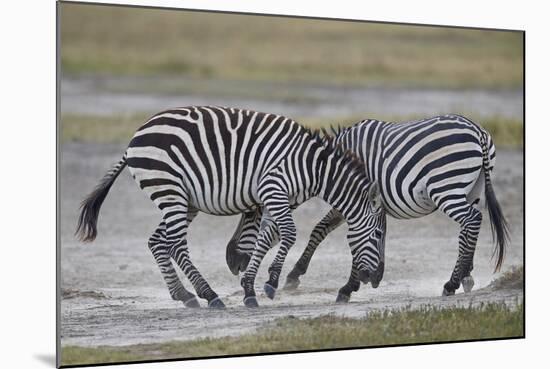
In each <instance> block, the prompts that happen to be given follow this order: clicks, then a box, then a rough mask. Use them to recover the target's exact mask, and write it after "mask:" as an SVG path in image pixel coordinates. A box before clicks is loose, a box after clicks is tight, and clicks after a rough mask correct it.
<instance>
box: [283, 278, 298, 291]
mask: <svg viewBox="0 0 550 369" xmlns="http://www.w3.org/2000/svg"><path fill="white" fill-rule="evenodd" d="M299 285H300V280H299V279H298V278H289V277H286V282H285V286H284V287H283V289H284V290H289V291H290V290H295V289H297V288H298V286H299Z"/></svg>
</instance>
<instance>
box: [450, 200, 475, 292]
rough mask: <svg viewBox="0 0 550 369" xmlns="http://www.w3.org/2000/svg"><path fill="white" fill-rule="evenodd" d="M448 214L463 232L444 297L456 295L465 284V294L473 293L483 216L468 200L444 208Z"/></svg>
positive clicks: (459, 239)
mask: <svg viewBox="0 0 550 369" xmlns="http://www.w3.org/2000/svg"><path fill="white" fill-rule="evenodd" d="M444 212H445V213H446V214H448V215H449V214H450V215H449V216H451V218H453V219H454V220H455V221H457V222H458V223H459V224H460V227H461V230H460V234H459V236H458V258H457V261H456V264H455V267H454V269H453V272H452V274H451V278H450V279H449V281H448V282H447V283H445V285H444V286H443V293H442V295H443V296H449V295H454V293H455V291H456V289H458V288H459V287H460V283H463V286H464V290H465V292H469V291H471V288H472V287H473V278H472V277H471V275H470V273H471V271H472V270H473V265H474V264H473V261H474V253H475V248H476V244H477V237H478V235H479V230H480V228H481V220H482V214H481V212H480V211H479V210H477V209H476V208H475V207H474V206H472V205H470V204H469V203H468V202H467V201H466V199H464V201H463V202H461V203H459V204H457V203H454V204H452V205H450V206H448V207H446V208H444Z"/></svg>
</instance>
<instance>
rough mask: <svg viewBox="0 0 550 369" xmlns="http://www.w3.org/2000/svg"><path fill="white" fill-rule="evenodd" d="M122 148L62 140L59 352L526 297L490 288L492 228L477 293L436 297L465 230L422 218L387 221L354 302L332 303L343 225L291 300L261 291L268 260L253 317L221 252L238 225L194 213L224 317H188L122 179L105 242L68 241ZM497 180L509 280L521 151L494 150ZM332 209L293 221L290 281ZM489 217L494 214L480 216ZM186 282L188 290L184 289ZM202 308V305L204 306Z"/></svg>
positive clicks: (516, 261) (199, 261)
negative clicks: (290, 319) (376, 258)
mask: <svg viewBox="0 0 550 369" xmlns="http://www.w3.org/2000/svg"><path fill="white" fill-rule="evenodd" d="M124 149H125V146H124V145H107V144H89V143H66V144H63V145H62V148H61V164H60V180H59V185H60V196H59V199H60V211H61V212H60V217H61V218H60V220H61V221H60V225H61V232H60V239H61V244H60V260H61V265H60V268H61V287H62V299H61V342H62V345H69V344H70V345H81V346H98V345H128V344H135V343H150V342H161V341H166V340H176V339H177V340H191V339H196V338H199V337H219V336H226V335H239V334H242V333H245V332H250V331H252V330H254V329H257V328H258V327H261V326H262V325H265V324H267V323H269V322H270V321H272V320H273V319H275V318H278V317H282V316H288V315H294V316H296V317H312V316H318V315H324V314H331V313H332V314H337V315H343V316H351V317H361V316H365V314H367V313H368V312H369V311H372V310H373V309H394V308H400V307H405V306H409V305H411V306H418V305H423V304H432V305H439V306H451V305H466V306H467V305H470V304H474V305H476V304H480V303H484V302H489V301H503V302H506V303H512V302H515V301H517V300H521V299H522V298H523V291H522V290H499V291H494V290H491V289H487V288H483V287H486V286H488V284H489V283H490V281H491V280H492V279H494V278H495V277H497V276H498V275H494V274H492V267H493V263H492V261H491V254H492V250H493V246H492V243H491V233H490V227H489V224H488V221H485V222H484V224H483V228H482V231H481V234H480V238H479V242H478V247H477V252H476V256H475V268H474V271H473V276H474V279H475V281H476V285H475V287H474V291H473V292H472V293H471V294H469V295H465V294H463V293H462V290H459V291H457V292H458V294H457V295H456V296H453V297H447V298H442V297H440V294H441V290H442V286H443V283H444V282H445V281H446V280H447V279H448V277H449V276H450V273H451V270H452V268H453V266H454V263H455V259H456V255H457V244H458V226H457V225H455V224H454V223H453V222H452V221H450V220H449V219H447V218H446V217H445V216H444V215H442V214H440V213H434V214H432V215H430V216H427V217H425V218H422V219H418V220H395V219H391V218H389V224H388V236H387V241H386V244H387V245H386V271H385V275H384V280H383V281H382V282H381V283H380V286H379V288H378V289H373V288H372V287H370V286H362V287H361V289H360V290H359V291H358V292H357V293H355V294H353V296H352V299H351V302H350V303H349V304H347V305H336V304H334V303H333V302H334V299H335V297H336V293H337V290H338V288H339V287H341V286H342V285H343V284H344V283H345V282H346V281H347V278H348V275H349V270H350V264H351V255H350V251H349V249H348V246H347V244H346V242H345V239H346V238H345V234H346V227H345V226H342V227H341V228H340V229H338V230H336V231H335V232H333V233H332V234H331V235H330V236H329V237H328V238H327V240H326V241H325V242H324V243H323V244H322V245H321V246H320V248H319V250H318V252H317V254H316V255H315V256H314V258H313V260H312V262H311V265H310V269H309V271H308V273H307V274H306V275H305V276H303V277H302V278H301V280H302V284H301V285H300V287H299V288H298V290H296V291H292V292H287V291H284V290H279V291H278V294H277V296H276V297H275V299H274V300H273V301H271V300H269V299H268V298H267V297H265V295H264V294H263V292H262V291H261V288H262V286H263V282H264V281H265V280H266V279H267V266H268V264H269V261H270V260H271V259H272V258H273V256H274V252H273V250H272V251H271V252H270V253H269V254H268V255H267V256H266V259H265V261H266V262H264V264H263V265H262V268H261V269H260V272H259V274H258V279H257V281H256V287H257V289H258V295H259V303H260V304H261V307H260V308H259V309H257V310H248V309H246V308H244V307H243V304H242V290H241V288H240V285H239V278H238V277H236V276H233V275H232V274H231V273H230V271H229V270H228V268H227V266H226V264H225V245H226V243H227V241H228V240H229V238H230V237H231V235H232V233H233V230H234V227H235V225H236V224H237V222H238V220H239V217H238V216H234V217H214V216H209V215H206V214H199V216H198V217H197V218H196V220H195V221H194V222H193V223H192V225H191V227H190V234H189V247H190V250H191V257H192V260H193V262H194V263H195V265H196V266H197V267H198V268H199V270H200V271H201V272H202V274H203V275H204V276H205V277H206V278H207V280H208V281H209V283H210V285H211V286H212V288H213V289H214V290H215V291H216V292H217V293H218V294H219V295H220V297H221V298H222V299H223V301H224V302H225V303H226V305H227V309H226V310H224V311H217V310H209V309H207V308H201V309H186V308H184V306H183V305H182V304H181V303H179V302H175V301H172V300H171V299H170V296H169V294H168V290H167V289H166V287H165V284H164V281H163V280H162V278H161V274H160V271H159V270H158V267H157V266H156V264H155V262H154V260H153V257H152V255H151V254H150V252H149V250H148V248H147V239H148V237H149V235H150V233H151V232H152V231H153V229H154V228H155V227H156V225H157V224H158V222H159V221H160V213H159V211H158V210H157V209H156V207H155V206H154V205H153V204H152V203H151V202H150V200H149V199H148V198H147V197H146V196H145V194H144V193H143V192H141V191H140V190H139V188H138V186H137V185H136V184H135V183H134V182H133V180H132V178H131V177H130V175H129V174H128V172H127V171H125V172H123V173H122V175H121V176H120V177H119V178H118V180H117V182H116V183H115V184H114V186H113V187H112V189H111V192H110V194H109V196H108V197H107V199H106V201H105V203H104V205H103V208H102V211H101V214H100V220H99V236H98V238H97V239H96V241H95V242H93V243H91V244H82V243H79V242H78V241H77V240H76V239H75V238H74V236H73V232H74V229H75V224H76V219H77V211H78V205H79V202H80V201H81V200H82V198H83V197H84V196H85V195H86V194H87V193H88V192H89V191H91V189H92V188H93V187H94V186H95V185H96V183H97V182H98V180H99V179H100V178H101V177H102V176H103V175H104V173H105V172H106V171H107V170H108V168H110V166H111V164H112V163H115V162H116V161H118V160H119V158H120V156H121V155H122V153H123V152H124ZM493 183H494V187H495V189H496V193H497V196H498V198H499V199H500V202H501V205H502V207H503V209H504V213H505V215H506V217H507V218H508V220H509V223H510V228H511V234H512V239H511V244H510V245H509V248H508V250H507V254H506V259H505V263H504V267H503V271H504V270H506V269H508V268H509V267H511V266H513V265H522V264H523V212H524V208H523V206H524V205H523V154H522V152H521V151H520V150H499V151H498V153H497V164H496V173H495V174H494V175H493ZM328 209H329V207H328V205H326V204H325V203H323V202H322V201H321V200H318V199H313V200H310V201H309V202H307V203H305V204H304V205H303V206H302V207H301V208H299V209H298V210H297V211H296V212H295V219H296V222H297V226H298V231H299V233H298V240H297V243H296V246H295V247H294V248H293V249H292V250H291V252H290V253H289V256H288V258H287V262H286V264H285V267H284V270H283V275H286V273H288V271H290V268H291V267H292V266H293V264H294V262H295V261H296V260H297V259H298V257H299V255H300V253H301V251H302V250H303V248H304V246H305V244H306V242H307V239H308V235H309V232H310V231H311V229H312V228H313V226H314V224H315V222H316V221H318V220H319V219H320V218H321V217H322V215H323V214H324V212H325V211H327V210H328ZM484 214H485V218H486V219H488V215H487V213H486V212H485V213H484ZM183 280H184V284H185V285H186V286H187V287H188V288H189V289H191V290H192V287H191V285H190V284H189V282H188V281H186V280H185V279H183ZM201 303H202V305H203V306H205V303H204V301H201Z"/></svg>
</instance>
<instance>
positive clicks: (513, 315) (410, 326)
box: [62, 303, 524, 365]
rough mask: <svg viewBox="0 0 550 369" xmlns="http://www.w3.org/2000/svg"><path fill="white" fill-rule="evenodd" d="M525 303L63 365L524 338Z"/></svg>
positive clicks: (136, 351) (337, 320) (153, 347)
mask: <svg viewBox="0 0 550 369" xmlns="http://www.w3.org/2000/svg"><path fill="white" fill-rule="evenodd" d="M523 314H524V308H523V303H521V304H519V305H517V306H516V307H514V308H509V307H507V306H505V305H504V304H488V305H484V306H480V307H468V308H452V309H440V308H434V307H429V306H427V307H423V308H420V309H417V310H412V309H403V310H399V311H385V312H372V313H369V314H368V316H367V317H365V318H362V319H351V318H342V317H335V316H322V317H318V318H308V319H297V318H294V317H287V318H284V319H279V320H276V321H275V322H274V324H272V325H270V326H268V327H266V328H264V329H262V330H260V331H258V332H257V333H252V334H247V335H243V336H240V337H223V338H214V339H200V340H194V341H188V342H179V341H173V342H167V343H156V344H142V345H131V346H122V347H112V346H102V347H97V348H85V347H78V346H65V347H63V349H62V363H63V365H77V364H90V363H98V362H120V361H137V360H153V359H169V358H188V357H205V356H218V355H235V354H245V353H259V352H284V351H296V350H318V349H330V348H342V347H368V346H381V345H398V344H410V343H425V342H440V341H460V340H470V339H486V338H502V337H520V336H523V334H524V327H523Z"/></svg>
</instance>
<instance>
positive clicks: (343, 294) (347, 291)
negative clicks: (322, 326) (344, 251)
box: [336, 265, 361, 303]
mask: <svg viewBox="0 0 550 369" xmlns="http://www.w3.org/2000/svg"><path fill="white" fill-rule="evenodd" d="M359 287H361V282H360V281H359V278H358V272H357V269H356V268H355V265H353V266H352V267H351V274H350V276H349V279H348V283H346V284H345V285H344V286H343V287H342V288H340V290H339V291H338V296H337V297H336V302H337V303H347V302H349V299H350V297H351V293H352V292H356V291H358V290H359Z"/></svg>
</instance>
